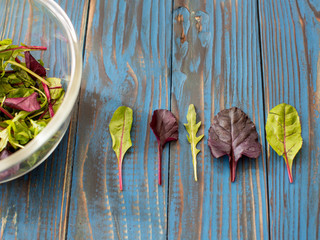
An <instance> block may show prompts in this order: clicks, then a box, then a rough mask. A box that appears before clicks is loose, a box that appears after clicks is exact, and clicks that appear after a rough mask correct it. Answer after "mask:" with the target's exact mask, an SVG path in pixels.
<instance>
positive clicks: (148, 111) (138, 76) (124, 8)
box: [67, 0, 172, 239]
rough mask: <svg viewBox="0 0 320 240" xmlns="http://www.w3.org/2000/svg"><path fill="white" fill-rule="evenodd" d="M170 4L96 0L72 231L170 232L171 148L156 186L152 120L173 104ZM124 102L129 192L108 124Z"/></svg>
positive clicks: (93, 235) (156, 235)
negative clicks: (128, 117)
mask: <svg viewBox="0 0 320 240" xmlns="http://www.w3.org/2000/svg"><path fill="white" fill-rule="evenodd" d="M171 11H172V2H171V1H156V0H154V1H143V0H140V1H130V2H129V1H123V0H119V1H104V0H101V1H99V0H91V1H90V13H89V21H88V32H87V44H86V47H85V51H86V53H85V64H84V74H83V85H82V90H81V96H80V110H79V122H78V131H77V132H78V134H77V150H76V152H75V159H76V161H75V162H74V168H73V181H72V191H71V205H70V213H69V227H68V235H67V236H68V238H71V239H164V238H165V237H166V233H167V191H168V185H167V179H168V156H169V151H168V148H167V149H165V151H164V153H163V162H162V170H163V173H164V174H163V182H162V186H158V185H157V169H158V167H157V156H158V153H157V143H156V138H155V136H154V135H153V133H152V132H151V130H150V127H149V123H150V121H151V115H152V111H153V110H155V109H157V108H168V107H169V105H170V86H171V78H170V71H169V69H170V66H171V24H172V13H171ZM121 105H126V106H129V107H131V108H132V109H133V112H134V115H133V118H134V120H133V128H132V131H131V139H132V142H133V147H132V148H130V149H129V151H128V152H127V153H126V155H125V157H124V161H123V192H120V191H119V185H118V166H117V160H116V155H115V153H114V152H113V150H112V142H111V137H110V134H109V129H108V125H109V122H110V119H111V117H112V114H113V112H114V111H115V110H116V109H117V108H118V107H119V106H121Z"/></svg>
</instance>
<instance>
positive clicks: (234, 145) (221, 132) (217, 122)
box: [208, 107, 261, 182]
mask: <svg viewBox="0 0 320 240" xmlns="http://www.w3.org/2000/svg"><path fill="white" fill-rule="evenodd" d="M208 145H209V147H210V150H211V154H212V156H213V157H215V158H219V157H222V156H224V155H228V156H229V165H230V172H231V182H234V180H235V178H236V168H237V163H238V160H239V159H240V158H241V157H242V156H243V155H244V156H247V157H249V158H257V157H259V155H260V153H261V144H260V143H259V142H258V133H257V130H256V127H255V125H254V123H253V122H252V121H251V120H250V119H249V117H248V115H247V114H245V113H244V112H243V111H241V110H240V109H239V108H236V107H233V108H230V109H225V110H223V111H221V112H219V113H218V114H217V115H216V116H215V117H214V119H213V124H212V126H211V127H210V129H209V139H208Z"/></svg>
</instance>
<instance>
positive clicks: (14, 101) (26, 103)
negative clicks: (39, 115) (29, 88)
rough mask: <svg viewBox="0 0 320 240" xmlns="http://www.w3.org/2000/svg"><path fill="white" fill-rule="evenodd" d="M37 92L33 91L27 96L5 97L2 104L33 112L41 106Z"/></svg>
mask: <svg viewBox="0 0 320 240" xmlns="http://www.w3.org/2000/svg"><path fill="white" fill-rule="evenodd" d="M37 97H38V93H36V92H34V93H32V94H31V95H30V96H28V97H20V98H6V100H5V101H4V105H6V106H8V107H11V108H14V109H17V110H22V111H26V112H33V111H36V110H39V109H40V108H41V106H40V104H39V102H38V101H37Z"/></svg>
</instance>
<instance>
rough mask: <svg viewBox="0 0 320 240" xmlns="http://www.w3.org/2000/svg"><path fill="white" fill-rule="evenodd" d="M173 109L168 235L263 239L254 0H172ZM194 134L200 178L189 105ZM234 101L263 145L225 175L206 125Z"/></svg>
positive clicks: (265, 227)
mask: <svg viewBox="0 0 320 240" xmlns="http://www.w3.org/2000/svg"><path fill="white" fill-rule="evenodd" d="M172 56H173V60H172V67H173V74H172V105H171V107H172V111H173V112H174V114H175V115H176V116H177V117H178V119H179V123H180V124H179V126H180V127H179V133H180V134H179V142H178V143H177V144H175V145H171V150H170V187H169V215H168V221H169V223H168V226H169V227H168V228H169V229H168V230H169V233H168V239H268V202H267V181H266V174H267V173H266V165H265V151H264V149H265V146H266V143H265V134H264V118H263V94H262V93H263V86H262V79H261V65H260V48H259V34H258V16H257V3H256V1H231V0H229V1H222V0H221V1H219V0H216V1H175V4H174V12H173V55H172ZM191 103H193V104H194V105H195V107H196V110H197V113H198V121H199V120H201V121H202V123H203V125H202V127H201V129H200V131H199V134H201V133H204V134H205V138H204V140H203V141H201V142H200V143H199V145H198V146H199V149H201V152H200V153H199V155H198V169H197V171H198V178H199V180H198V182H195V181H194V177H193V166H192V161H191V159H192V156H191V151H190V145H189V143H188V142H187V138H186V134H187V132H186V130H185V128H184V126H183V124H182V123H185V122H186V114H187V110H188V105H189V104H191ZM232 106H237V107H239V108H241V109H242V110H243V111H244V112H246V113H247V114H248V115H249V117H250V118H251V119H252V121H253V122H254V123H255V124H256V127H257V131H258V133H259V136H260V137H259V138H260V139H259V141H260V142H261V143H262V146H263V153H262V155H261V156H260V157H259V158H258V159H248V158H244V159H243V160H240V161H239V163H238V169H237V175H236V182H235V183H231V182H230V170H229V163H228V159H227V157H225V158H222V159H214V158H212V157H211V155H210V151H209V148H208V146H207V141H208V139H207V136H208V132H207V131H208V129H209V127H210V124H211V122H212V119H213V117H214V115H216V114H217V113H218V112H219V111H220V110H222V109H225V108H230V107H232Z"/></svg>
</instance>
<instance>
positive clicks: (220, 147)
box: [109, 103, 302, 191]
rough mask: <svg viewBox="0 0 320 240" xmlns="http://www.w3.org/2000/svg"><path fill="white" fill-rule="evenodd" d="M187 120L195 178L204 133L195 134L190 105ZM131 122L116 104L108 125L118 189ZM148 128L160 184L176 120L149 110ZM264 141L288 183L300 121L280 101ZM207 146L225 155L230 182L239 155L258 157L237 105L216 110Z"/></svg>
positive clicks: (254, 139)
mask: <svg viewBox="0 0 320 240" xmlns="http://www.w3.org/2000/svg"><path fill="white" fill-rule="evenodd" d="M186 118H187V121H188V123H186V124H184V126H185V128H186V130H187V132H188V134H189V135H187V139H188V141H189V143H190V145H191V154H192V163H193V167H194V179H195V181H197V159H196V158H197V155H198V153H199V152H200V150H199V149H197V144H198V143H199V142H200V141H201V139H203V137H204V135H200V136H197V132H198V130H199V128H200V126H201V121H200V122H198V123H197V122H196V118H197V115H196V111H195V107H194V105H193V104H191V105H190V106H189V109H188V113H187V116H186ZM132 122H133V111H132V109H131V108H129V107H126V106H121V107H119V108H118V109H117V110H116V111H115V112H114V114H113V116H112V119H111V121H110V124H109V131H110V134H111V138H112V142H113V144H112V148H113V150H114V151H115V153H116V156H117V159H118V167H119V186H120V190H121V191H122V189H123V187H122V161H123V157H124V155H125V153H126V152H127V150H128V149H129V148H130V147H131V146H132V142H131V137H130V131H131V126H132ZM150 127H151V129H152V131H153V133H154V135H155V136H156V138H157V142H158V163H159V166H158V182H159V185H161V160H162V151H163V148H164V146H165V144H166V143H167V142H170V141H176V140H178V136H179V133H178V121H177V119H176V117H175V116H174V115H173V114H172V113H171V112H170V111H168V110H166V109H158V110H155V111H154V112H153V115H152V120H151V122H150ZM266 134H267V140H268V142H269V144H270V145H271V147H272V148H273V149H274V150H275V151H276V152H277V153H278V154H279V156H283V158H284V160H285V162H286V166H287V171H288V175H289V181H290V183H292V182H293V178H292V163H293V159H294V157H295V156H296V154H297V153H298V151H299V150H300V149H301V147H302V137H301V124H300V119H299V115H298V113H297V111H296V109H295V108H294V107H292V106H290V105H288V104H285V103H282V104H279V105H278V106H276V107H274V108H273V109H272V110H271V111H270V112H269V115H268V119H267V124H266ZM208 146H209V148H210V151H211V154H212V156H213V157H215V158H220V157H222V156H224V155H228V156H229V164H230V175H231V181H232V182H234V180H235V177H236V168H237V163H238V161H239V159H240V158H241V157H242V156H247V157H249V158H258V157H259V155H260V154H261V144H260V143H259V141H258V133H257V130H256V127H255V125H254V123H253V122H252V121H251V120H250V118H249V117H248V115H247V114H245V113H244V112H243V111H242V110H240V109H239V108H236V107H233V108H230V109H225V110H222V111H221V112H219V113H218V114H217V115H216V116H215V117H214V119H213V124H212V126H211V127H210V129H209V138H208Z"/></svg>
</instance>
